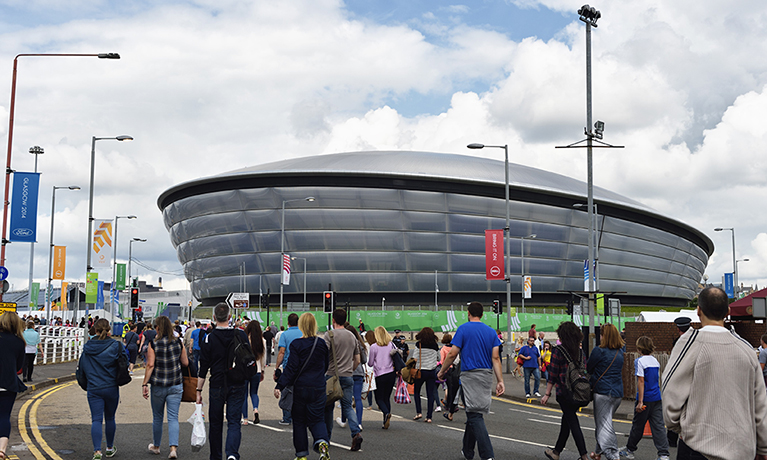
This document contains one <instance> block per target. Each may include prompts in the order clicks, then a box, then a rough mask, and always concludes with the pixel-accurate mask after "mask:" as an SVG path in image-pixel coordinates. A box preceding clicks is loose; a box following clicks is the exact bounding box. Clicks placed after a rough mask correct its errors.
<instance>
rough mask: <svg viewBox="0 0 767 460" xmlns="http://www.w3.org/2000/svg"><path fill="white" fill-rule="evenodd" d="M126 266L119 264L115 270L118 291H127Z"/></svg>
mask: <svg viewBox="0 0 767 460" xmlns="http://www.w3.org/2000/svg"><path fill="white" fill-rule="evenodd" d="M125 274H126V272H125V264H117V267H116V269H115V284H116V285H117V286H116V288H117V289H118V290H123V289H125ZM112 289H115V288H112Z"/></svg>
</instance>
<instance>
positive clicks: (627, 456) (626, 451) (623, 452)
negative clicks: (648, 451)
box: [618, 447, 634, 460]
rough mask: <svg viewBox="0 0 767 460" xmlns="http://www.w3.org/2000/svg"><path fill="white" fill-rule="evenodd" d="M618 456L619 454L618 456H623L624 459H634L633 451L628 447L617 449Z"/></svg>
mask: <svg viewBox="0 0 767 460" xmlns="http://www.w3.org/2000/svg"><path fill="white" fill-rule="evenodd" d="M618 456H620V458H625V459H626V460H634V452H631V451H630V450H629V448H628V447H624V448H623V449H621V450H619V451H618Z"/></svg>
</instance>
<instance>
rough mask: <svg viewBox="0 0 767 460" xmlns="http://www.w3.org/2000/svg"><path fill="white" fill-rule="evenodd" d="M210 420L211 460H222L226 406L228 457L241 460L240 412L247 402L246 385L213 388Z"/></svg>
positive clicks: (226, 449) (209, 412)
mask: <svg viewBox="0 0 767 460" xmlns="http://www.w3.org/2000/svg"><path fill="white" fill-rule="evenodd" d="M209 396H210V399H209V402H210V407H209V408H208V420H209V421H210V435H209V436H208V437H209V438H210V439H209V441H210V460H221V438H222V436H223V431H224V405H226V446H225V451H226V457H227V458H229V457H230V456H233V457H234V458H235V459H237V460H239V459H240V453H239V452H238V450H239V449H240V440H241V435H242V434H241V432H240V412H242V403H243V401H244V400H245V385H244V384H242V385H231V386H228V387H219V388H211V389H210V390H209Z"/></svg>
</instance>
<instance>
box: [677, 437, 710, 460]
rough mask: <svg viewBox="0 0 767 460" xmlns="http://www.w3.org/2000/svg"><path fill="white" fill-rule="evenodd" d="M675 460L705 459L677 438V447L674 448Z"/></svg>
mask: <svg viewBox="0 0 767 460" xmlns="http://www.w3.org/2000/svg"><path fill="white" fill-rule="evenodd" d="M676 460H707V459H706V457H704V456H703V455H702V454H700V453H698V452H696V451H694V450H692V449H690V446H688V445H687V444H685V443H684V441H682V440H681V439H680V440H679V448H678V449H677V450H676Z"/></svg>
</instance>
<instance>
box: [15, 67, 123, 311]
mask: <svg viewBox="0 0 767 460" xmlns="http://www.w3.org/2000/svg"><path fill="white" fill-rule="evenodd" d="M32 56H35V57H97V58H99V59H120V55H119V54H117V53H98V54H80V53H74V54H73V53H67V54H47V53H43V54H17V55H16V57H15V58H14V59H13V75H12V77H11V104H10V106H9V110H8V152H7V154H6V160H5V192H4V195H3V230H2V240H0V243H1V244H0V266H5V245H6V244H7V243H8V240H7V238H6V237H7V235H8V234H7V224H8V204H9V201H8V194H9V190H10V189H9V187H10V179H11V172H13V170H12V169H11V151H12V147H13V119H14V114H15V111H16V75H17V69H18V61H19V58H20V57H32ZM2 298H3V295H2V293H0V300H2Z"/></svg>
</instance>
